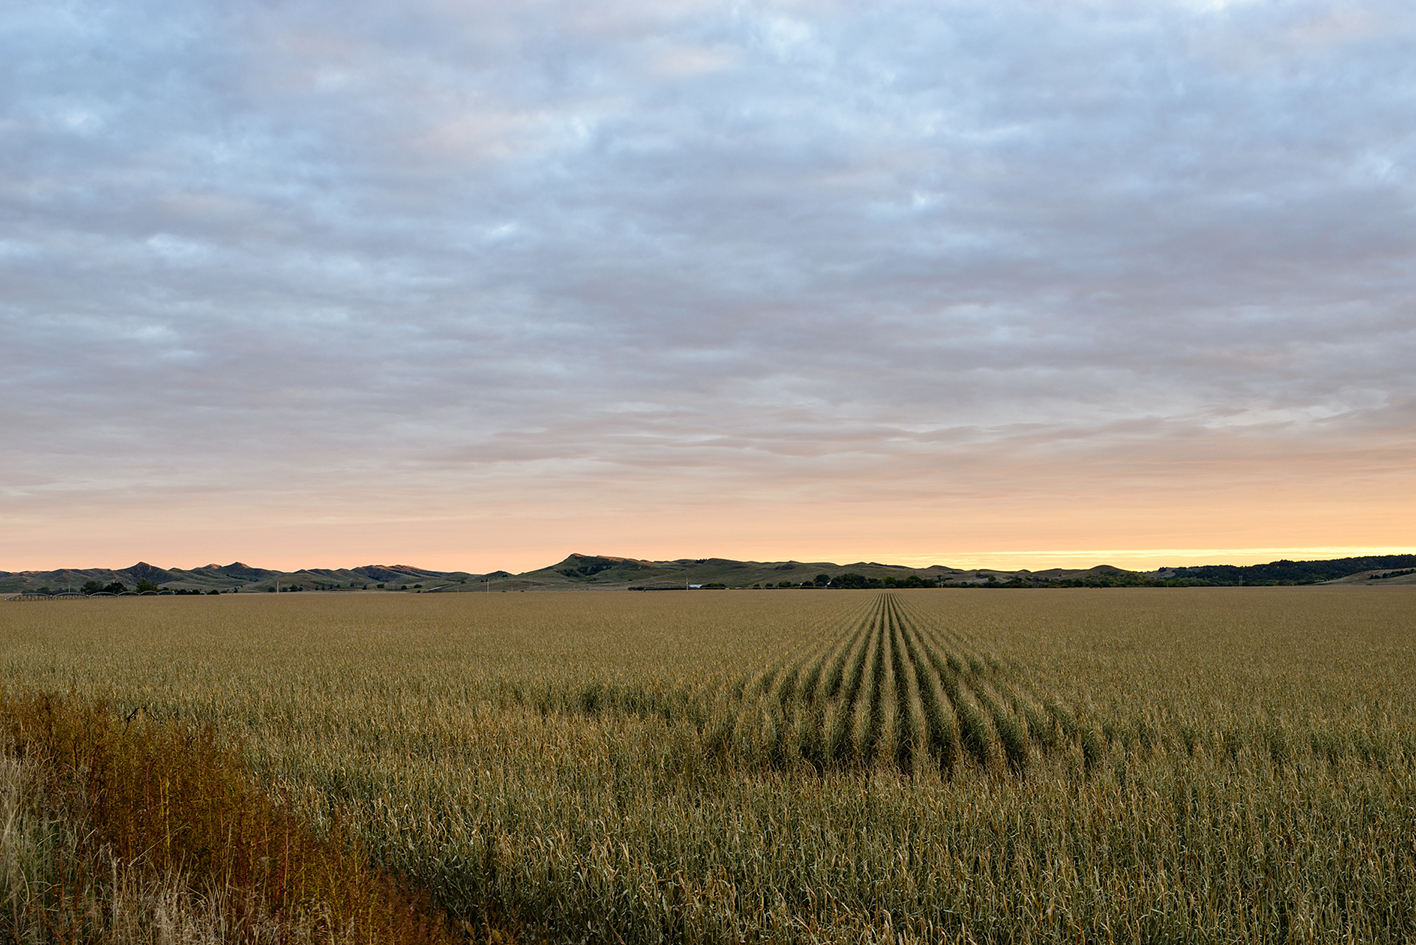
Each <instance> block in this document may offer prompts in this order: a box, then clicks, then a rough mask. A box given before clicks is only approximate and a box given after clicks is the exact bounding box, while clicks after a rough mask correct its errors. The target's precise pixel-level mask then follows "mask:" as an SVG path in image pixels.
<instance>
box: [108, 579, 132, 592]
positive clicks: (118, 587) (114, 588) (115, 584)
mask: <svg viewBox="0 0 1416 945" xmlns="http://www.w3.org/2000/svg"><path fill="white" fill-rule="evenodd" d="M103 589H104V590H105V591H107V592H108V593H110V594H122V593H124V592H125V591H127V590H128V589H127V588H126V587H124V586H123V582H122V581H111V582H109V583H108V584H105V585H104V586H103Z"/></svg>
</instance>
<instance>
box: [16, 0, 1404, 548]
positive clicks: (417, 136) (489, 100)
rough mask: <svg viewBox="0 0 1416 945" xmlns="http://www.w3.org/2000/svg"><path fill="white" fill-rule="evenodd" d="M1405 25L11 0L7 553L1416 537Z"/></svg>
mask: <svg viewBox="0 0 1416 945" xmlns="http://www.w3.org/2000/svg"><path fill="white" fill-rule="evenodd" d="M1413 168H1416V8H1413V7H1412V5H1411V4H1410V3H1409V2H1405V0H1392V2H1385V0H1378V2H1370V3H1367V2H1353V3H1338V2H1284V0H1273V2H1220V0H1216V2H1198V0H1156V2H1140V0H1133V2H1126V0H1115V2H1108V0H1095V2H1088V0H977V2H973V0H960V2H951V0H929V2H922V3H915V2H898V3H895V2H877V3H844V2H841V3H837V2H828V0H821V2H813V0H803V2H711V0H653V2H648V0H643V2H641V0H606V2H603V3H595V4H586V3H582V2H569V0H566V2H561V0H526V2H521V3H507V2H505V0H498V2H490V0H488V2H483V0H459V2H443V0H404V2H400V3H396V4H391V3H387V2H372V0H340V2H338V3H335V2H321V0H305V2H281V0H266V2H256V0H252V2H241V0H208V2H201V0H198V2H191V0H182V2H175V0H174V2H163V0H124V2H121V3H113V2H108V3H99V2H85V0H73V2H60V3H46V2H38V0H18V2H14V3H7V4H4V5H3V7H0V359H2V360H0V365H3V366H0V435H2V436H3V442H4V446H3V449H0V569H7V570H20V569H30V568H36V569H37V568H51V567H60V566H66V567H81V566H89V567H97V566H108V567H120V566H125V565H129V564H132V563H133V562H135V561H137V560H139V559H143V560H147V561H150V562H153V563H156V564H160V565H163V566H167V567H194V566H198V565H201V564H205V563H208V562H218V563H227V562H229V561H232V560H237V559H239V560H242V561H246V562H248V563H252V564H257V565H262V566H266V567H298V566H328V567H339V566H356V565H362V564H369V563H385V564H387V563H395V562H397V563H409V564H415V565H420V566H423V567H431V568H443V569H463V570H469V571H476V572H481V571H487V570H491V569H494V568H504V569H507V570H511V571H519V570H524V569H530V568H535V567H540V566H543V565H547V564H550V563H552V562H554V561H557V560H559V559H561V558H563V557H564V556H565V555H566V554H569V553H571V552H581V553H585V554H613V555H627V556H632V557H641V558H680V557H708V556H724V557H733V558H747V559H755V560H779V559H788V558H793V559H798V560H809V561H836V562H841V563H846V562H853V561H861V560H870V561H887V562H894V563H904V564H911V565H927V564H931V563H940V564H953V565H960V566H971V565H987V566H990V567H1034V568H1036V567H1047V566H1049V565H1052V564H1062V565H1066V566H1079V567H1086V566H1090V565H1092V564H1098V563H1102V562H1103V561H1104V562H1107V563H1112V564H1117V565H1121V566H1130V567H1155V566H1159V565H1162V564H1183V563H1204V562H1210V563H1215V562H1232V563H1247V562H1253V561H1267V560H1272V559H1274V558H1279V557H1292V558H1322V557H1337V556H1341V555H1346V554H1359V553H1368V552H1397V551H1402V552H1409V551H1413V550H1416V524H1414V523H1416V488H1413V486H1416V369H1413V365H1416V213H1413V207H1416V170H1414V169H1413Z"/></svg>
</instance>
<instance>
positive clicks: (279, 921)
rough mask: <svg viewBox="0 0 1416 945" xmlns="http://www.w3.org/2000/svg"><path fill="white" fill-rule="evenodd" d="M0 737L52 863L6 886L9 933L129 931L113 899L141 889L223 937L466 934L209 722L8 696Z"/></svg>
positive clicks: (87, 935) (416, 943)
mask: <svg viewBox="0 0 1416 945" xmlns="http://www.w3.org/2000/svg"><path fill="white" fill-rule="evenodd" d="M0 739H3V744H4V747H5V750H6V752H7V753H8V754H9V755H10V756H11V759H12V760H10V761H9V762H8V764H9V765H10V768H9V769H7V770H11V769H13V770H12V773H15V772H20V771H23V772H24V774H25V776H26V780H27V781H32V782H34V783H33V784H31V785H30V787H31V788H32V790H31V791H30V793H31V795H32V798H31V804H30V806H31V807H33V806H39V807H41V808H43V809H42V810H41V811H39V812H38V813H39V815H40V819H41V823H42V824H43V825H46V826H47V828H48V829H47V831H46V830H43V829H41V831H40V834H42V835H43V836H42V837H41V838H40V840H38V841H36V842H33V843H31V844H30V846H31V848H32V849H30V850H29V851H28V853H29V855H30V857H31V859H32V858H33V857H34V855H35V854H36V853H37V854H38V855H39V856H40V857H47V859H48V860H50V861H51V862H49V863H40V864H37V866H36V865H35V864H30V867H31V868H29V869H27V870H26V871H25V876H24V877H23V878H24V883H23V886H24V888H23V889H22V890H9V891H8V895H9V897H10V903H9V904H8V905H9V907H10V908H9V909H8V910H7V911H8V912H9V915H8V917H7V918H8V922H7V924H8V925H9V926H10V929H9V930H8V931H9V933H10V934H9V936H8V937H9V938H11V939H12V940H14V941H17V942H18V941H25V940H27V939H35V938H37V939H39V940H55V941H128V940H131V939H132V934H133V933H132V930H131V929H130V928H125V927H127V926H131V925H133V924H134V923H133V918H132V916H129V915H125V914H124V910H123V909H120V908H118V902H119V900H121V899H124V898H126V899H127V900H128V901H129V902H130V903H134V904H135V905H134V908H137V907H138V906H137V905H136V903H137V901H138V900H140V899H142V898H143V896H146V898H147V899H151V900H153V902H148V903H146V905H145V906H142V908H143V909H146V910H147V912H152V913H154V914H160V915H167V914H170V913H171V912H172V911H173V908H174V906H180V905H181V904H182V903H187V904H188V911H189V912H191V911H193V910H194V909H195V910H197V911H204V912H205V913H207V915H205V916H203V917H201V918H198V919H191V920H189V921H188V922H187V923H186V924H187V925H188V926H189V927H194V926H201V927H203V928H204V930H205V931H204V934H203V935H202V936H200V937H203V938H209V939H210V940H213V941H227V942H230V941H237V942H251V943H264V942H297V941H310V942H313V941H321V942H339V943H347V945H362V943H366V942H367V943H370V945H372V943H375V942H377V943H381V945H382V943H390V942H395V943H409V945H444V943H452V942H461V941H465V940H466V935H465V934H460V933H459V932H458V930H456V929H454V927H453V926H452V924H451V923H450V922H449V921H448V919H447V917H446V916H445V914H444V913H443V912H442V910H440V909H439V908H438V907H437V906H436V904H435V903H434V902H433V901H432V899H431V897H430V896H428V895H427V894H426V893H425V892H422V891H419V890H416V889H412V888H410V887H408V886H407V885H405V884H402V883H400V882H399V881H398V880H397V879H396V878H394V877H393V876H391V875H389V874H388V873H386V872H383V871H381V870H379V869H377V868H375V867H373V866H372V865H371V864H370V862H369V859H368V857H367V856H366V855H365V854H364V852H363V851H362V850H361V849H360V847H359V845H358V844H357V842H355V840H354V838H353V837H352V836H351V835H350V834H349V832H348V831H347V830H345V829H343V827H342V825H341V824H340V822H339V821H338V820H335V821H334V822H333V823H332V824H331V825H330V827H329V829H328V830H326V831H323V832H317V831H316V830H315V829H314V828H313V827H312V826H311V825H310V824H309V823H308V822H306V821H304V820H302V819H301V818H299V817H298V816H296V814H295V813H294V812H293V811H292V809H291V807H290V805H289V804H288V803H286V802H285V801H283V800H282V799H281V798H279V797H275V796H272V795H271V794H268V793H266V792H265V791H263V790H261V789H260V788H259V787H258V786H257V785H256V784H255V783H254V781H253V780H252V779H251V777H250V776H249V773H248V771H247V770H246V766H245V764H244V762H243V760H242V758H241V756H240V755H239V754H238V752H237V751H236V750H235V749H234V748H232V747H230V746H228V745H226V744H223V743H222V741H221V740H220V739H219V738H218V736H217V732H216V730H215V727H214V726H212V725H210V724H207V725H203V726H197V727H186V726H182V725H178V724H172V723H168V724H162V723H158V722H155V721H153V720H151V719H148V718H139V717H136V716H135V715H130V716H128V717H127V718H122V717H119V716H118V715H117V714H116V713H115V712H113V711H112V710H111V709H110V708H109V707H108V706H107V705H105V704H104V703H103V702H102V701H80V700H67V699H62V698H56V697H54V696H51V695H46V694H36V693H20V694H15V693H7V694H0ZM12 780H14V779H12ZM16 806H17V809H21V808H23V806H24V805H23V804H17V805H16ZM12 859H13V858H12ZM144 876H145V877H146V879H143V878H141V877H144ZM36 879H37V880H39V881H38V882H36V881H35V880H36ZM11 885H13V884H11ZM144 891H146V892H144ZM139 893H142V895H139ZM149 893H150V894H149ZM164 903H165V905H164ZM148 906H151V907H152V908H151V909H148V908H147V907H148ZM164 910H165V911H164ZM129 911H131V910H129ZM213 912H216V913H219V915H212V913H213ZM143 921H153V917H152V916H147V917H146V919H144V920H143ZM464 931H465V930H464ZM151 933H152V930H151V929H149V930H148V934H151ZM145 937H146V936H145ZM165 937H167V936H158V938H165Z"/></svg>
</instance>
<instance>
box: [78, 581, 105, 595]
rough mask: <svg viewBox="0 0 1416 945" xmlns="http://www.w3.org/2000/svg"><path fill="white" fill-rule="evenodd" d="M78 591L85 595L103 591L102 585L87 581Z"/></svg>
mask: <svg viewBox="0 0 1416 945" xmlns="http://www.w3.org/2000/svg"><path fill="white" fill-rule="evenodd" d="M79 590H81V591H83V592H84V593H85V594H97V593H98V592H99V591H101V590H103V585H102V584H100V583H98V582H97V581H93V580H89V581H85V582H84V586H83V587H81V588H79Z"/></svg>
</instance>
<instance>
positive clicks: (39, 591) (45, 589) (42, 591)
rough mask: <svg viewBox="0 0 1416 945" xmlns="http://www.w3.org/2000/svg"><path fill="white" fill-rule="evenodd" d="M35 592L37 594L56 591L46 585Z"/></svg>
mask: <svg viewBox="0 0 1416 945" xmlns="http://www.w3.org/2000/svg"><path fill="white" fill-rule="evenodd" d="M35 593H36V594H53V593H54V592H53V591H51V590H50V589H49V587H48V586H47V585H46V586H45V587H41V588H40V589H39V590H37V591H35Z"/></svg>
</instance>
